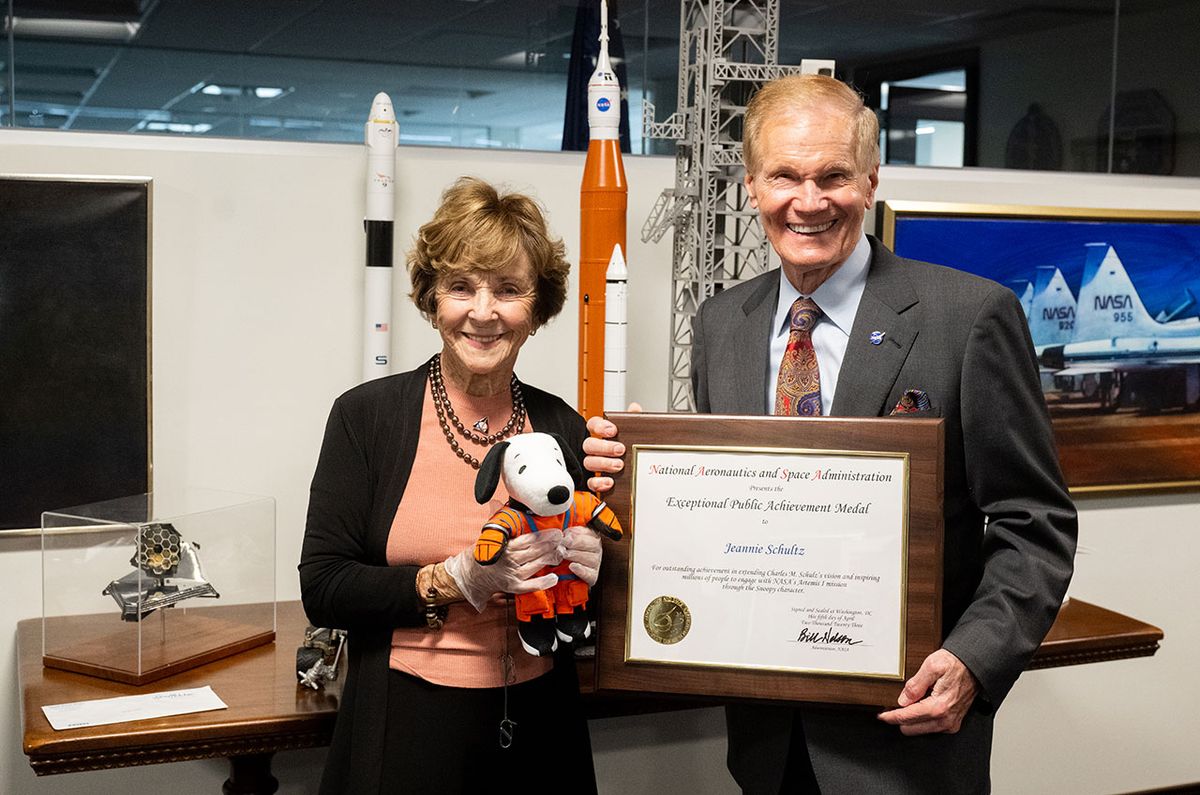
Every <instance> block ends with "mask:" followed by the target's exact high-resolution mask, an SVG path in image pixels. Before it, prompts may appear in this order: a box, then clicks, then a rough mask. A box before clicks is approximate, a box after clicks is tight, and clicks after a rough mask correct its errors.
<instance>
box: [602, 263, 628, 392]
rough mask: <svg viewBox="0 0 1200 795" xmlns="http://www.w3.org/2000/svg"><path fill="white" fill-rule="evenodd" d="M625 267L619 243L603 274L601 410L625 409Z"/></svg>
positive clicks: (626, 278) (626, 286)
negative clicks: (602, 405) (606, 270)
mask: <svg viewBox="0 0 1200 795" xmlns="http://www.w3.org/2000/svg"><path fill="white" fill-rule="evenodd" d="M628 282H629V269H628V268H626V267H625V257H624V255H623V254H621V245H620V244H619V243H618V244H617V245H615V246H613V252H612V259H610V260H609V261H608V272H607V273H605V275H604V410H605V411H625V373H626V363H625V360H626V354H627V353H628V346H627V344H626V339H627V337H626V333H625V332H626V329H627V328H628V326H627V319H628V311H629V310H628V301H627V299H628V296H629V284H628Z"/></svg>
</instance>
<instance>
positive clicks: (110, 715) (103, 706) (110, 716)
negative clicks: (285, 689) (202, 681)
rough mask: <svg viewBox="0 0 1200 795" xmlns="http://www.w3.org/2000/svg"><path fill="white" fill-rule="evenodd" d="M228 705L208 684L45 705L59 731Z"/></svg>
mask: <svg viewBox="0 0 1200 795" xmlns="http://www.w3.org/2000/svg"><path fill="white" fill-rule="evenodd" d="M228 708H229V707H228V705H227V704H226V703H225V702H224V701H222V700H221V699H220V698H219V697H218V696H217V694H216V693H214V692H213V689H212V687H210V686H208V685H205V686H204V687H193V688H191V689H189V690H167V691H164V692H161V693H146V694H144V695H137V696H119V697H117V698H101V699H96V700H94V701H76V702H73V703H71V704H50V705H48V706H44V707H42V712H44V713H45V714H46V720H48V721H50V725H51V726H52V727H53V728H54V730H55V731H62V730H63V729H81V728H83V727H85V726H104V725H106V724H109V723H123V722H124V721H129V720H146V719H147V718H165V717H168V716H170V715H188V714H191V713H193V712H208V711H209V710H214V709H228Z"/></svg>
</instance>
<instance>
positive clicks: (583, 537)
mask: <svg viewBox="0 0 1200 795" xmlns="http://www.w3.org/2000/svg"><path fill="white" fill-rule="evenodd" d="M563 541H564V547H565V549H566V554H564V555H563V560H569V561H571V565H570V566H569V567H568V568H570V569H571V573H572V574H574V575H575V576H576V577H578V578H579V579H581V580H583V581H584V582H586V583H587V584H588V587H589V588H591V587H592V586H593V585H595V584H596V580H597V579H599V578H600V558H601V557H602V556H603V554H604V547H603V545H601V543H600V535H599V534H598V533H596V531H594V530H592V529H591V528H590V527H568V528H567V530H566V532H565V533H563Z"/></svg>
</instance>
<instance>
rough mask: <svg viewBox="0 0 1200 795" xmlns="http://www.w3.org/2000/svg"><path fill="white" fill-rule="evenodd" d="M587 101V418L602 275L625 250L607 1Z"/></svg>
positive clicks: (600, 342) (583, 255)
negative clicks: (617, 251) (617, 249)
mask: <svg viewBox="0 0 1200 795" xmlns="http://www.w3.org/2000/svg"><path fill="white" fill-rule="evenodd" d="M587 102H588V133H589V142H588V150H587V161H586V163H585V164H584V167H583V183H582V185H580V188H579V237H580V241H579V413H580V414H582V415H583V416H585V417H591V416H594V415H597V414H600V413H601V412H602V411H603V410H604V289H605V279H604V276H605V273H606V272H607V270H608V263H609V260H610V259H612V256H613V248H614V247H616V246H620V247H621V249H622V250H628V248H627V246H626V245H625V205H626V203H627V200H628V197H629V186H628V185H627V184H626V182H625V165H624V163H622V162H621V85H620V83H618V82H617V75H616V73H615V72H614V71H613V68H612V64H611V63H610V62H609V59H608V2H607V0H601V3H600V57H599V58H598V59H597V60H596V71H595V72H593V73H592V77H591V79H590V80H589V81H588V92H587Z"/></svg>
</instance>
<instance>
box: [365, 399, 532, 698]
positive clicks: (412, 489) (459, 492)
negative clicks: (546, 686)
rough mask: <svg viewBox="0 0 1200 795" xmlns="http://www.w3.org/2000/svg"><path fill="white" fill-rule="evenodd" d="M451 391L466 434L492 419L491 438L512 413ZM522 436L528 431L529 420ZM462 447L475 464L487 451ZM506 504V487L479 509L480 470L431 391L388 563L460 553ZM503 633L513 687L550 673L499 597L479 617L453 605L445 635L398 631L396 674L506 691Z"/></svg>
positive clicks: (501, 403) (499, 403) (507, 406)
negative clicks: (448, 430) (452, 440)
mask: <svg viewBox="0 0 1200 795" xmlns="http://www.w3.org/2000/svg"><path fill="white" fill-rule="evenodd" d="M446 390H447V392H448V394H449V397H450V403H451V405H453V406H454V411H455V413H456V414H457V415H458V417H459V419H460V420H462V422H463V424H464V425H466V426H467V427H468V428H469V427H470V426H471V424H472V423H474V422H475V421H476V420H478V419H479V418H480V417H487V418H488V422H489V424H490V425H491V428H490V431H491V432H492V433H495V432H496V431H498V430H500V428H502V427H504V423H505V422H507V421H508V418H509V416H510V415H511V413H512V406H511V400H510V399H509V395H508V393H507V392H501V393H500V394H499V395H495V396H492V397H486V398H480V397H472V396H469V395H465V394H462V393H460V392H458V391H457V390H456V389H455V388H454V387H453V386H452V385H451V384H449V383H447V384H446ZM523 430H525V431H528V430H531V429H530V426H529V420H528V419H526V420H525V428H524V429H523ZM459 443H460V444H461V445H462V446H463V447H464V448H465V449H466V450H467V452H469V453H470V454H471V455H473V456H475V457H476V458H480V459H482V458H483V456H484V455H485V454H486V453H487V448H485V447H480V446H478V445H475V444H473V443H472V442H470V441H467V440H465V439H463V438H461V437H459ZM507 499H508V493H507V492H506V491H505V489H504V484H503V483H501V484H500V486H499V488H497V489H496V494H495V495H494V496H493V498H492V500H491V502H489V503H487V504H485V505H479V504H478V503H476V502H475V470H474V469H472V468H471V467H470V466H468V465H467V464H466V463H465V462H464V461H463V460H462V459H460V458H459V457H458V456H457V455H455V454H454V451H453V450H452V449H451V448H450V445H449V444H448V443H447V442H446V437H445V436H444V435H443V434H442V429H441V426H440V425H439V424H438V418H437V411H436V410H435V409H434V407H433V393H432V392H431V391H430V387H429V385H428V384H426V386H425V402H424V405H423V407H422V409H421V435H420V440H419V441H418V443H417V455H416V458H415V459H414V461H413V469H412V472H411V473H410V474H409V476H408V485H407V486H406V487H405V489H404V496H403V497H402V498H401V500H400V505H399V506H398V507H397V509H396V516H395V518H394V519H393V520H392V529H391V532H390V533H389V534H388V542H387V561H388V564H389V565H391V566H401V565H415V566H424V565H425V564H427V563H436V562H438V561H442V560H445V559H446V558H447V557H449V556H450V555H454V554H457V553H458V552H459V551H460V550H462V549H463V548H465V547H468V546H471V545H473V544H474V543H475V539H476V538H478V537H479V531H480V530H481V529H482V528H483V524H484V522H486V521H487V520H488V519H489V518H491V516H492V514H493V513H495V512H496V511H497V510H498V509H499V508H500V506H501V505H502V504H503V503H504V501H505V500H507ZM506 631H507V635H508V654H509V655H510V656H511V657H512V658H513V661H514V662H515V664H516V666H515V674H516V675H515V679H514V680H513V682H511V683H515V682H525V681H528V680H530V679H533V678H535V677H537V676H540V675H542V674H544V673H546V672H547V671H549V670H550V667H551V665H552V661H551V660H550V659H548V658H541V657H533V656H531V655H529V654H527V653H526V652H525V650H524V649H523V648H521V641H520V639H518V638H517V628H516V617H515V616H514V615H512V607H511V606H510V605H508V604H507V603H506V602H505V601H504V599H503V598H501V597H498V596H497V597H493V598H492V600H491V602H489V603H488V605H487V607H485V608H484V611H483V612H482V613H477V612H475V608H474V607H471V605H470V604H468V603H466V602H457V603H455V604H452V605H450V609H449V614H448V615H447V617H446V623H445V625H444V626H443V627H442V628H441V630H436V631H431V630H429V629H426V628H425V627H399V628H397V629H396V630H394V631H393V633H392V654H391V667H392V668H393V669H394V670H397V671H403V672H404V673H407V674H411V675H413V676H417V677H420V678H421V679H424V680H426V681H427V682H432V683H434V684H437V685H447V686H450V687H499V686H500V685H502V684H504V678H503V675H502V673H501V670H500V656H501V655H502V654H503V653H504V638H505V634H506Z"/></svg>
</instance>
